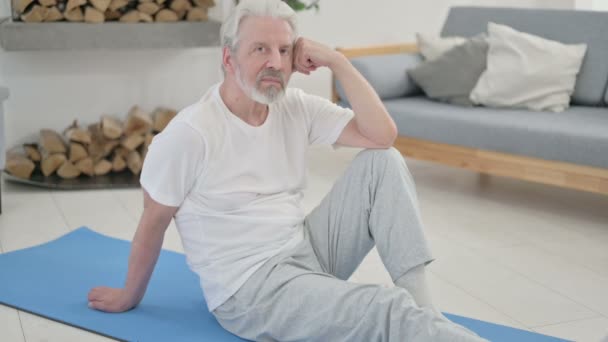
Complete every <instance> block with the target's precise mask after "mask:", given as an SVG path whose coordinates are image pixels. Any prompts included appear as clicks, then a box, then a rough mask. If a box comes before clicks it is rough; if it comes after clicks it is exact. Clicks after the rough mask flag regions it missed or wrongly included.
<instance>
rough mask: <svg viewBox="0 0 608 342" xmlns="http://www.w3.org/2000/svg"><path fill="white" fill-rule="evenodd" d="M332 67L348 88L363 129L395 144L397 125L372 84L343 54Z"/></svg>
mask: <svg viewBox="0 0 608 342" xmlns="http://www.w3.org/2000/svg"><path fill="white" fill-rule="evenodd" d="M330 69H331V70H332V71H333V73H334V75H335V76H336V79H337V80H338V81H339V82H340V84H341V85H342V87H343V88H344V93H345V94H346V97H347V100H348V102H349V103H350V105H351V107H352V109H353V111H354V112H355V121H356V123H357V127H358V128H359V132H360V133H361V134H362V135H363V136H365V137H366V138H367V139H369V140H372V141H374V142H376V143H378V144H381V145H385V146H391V145H392V144H393V142H394V141H395V138H396V137H397V126H396V125H395V122H394V121H393V119H392V118H391V117H390V115H389V114H388V112H387V111H386V108H385V107H384V104H382V101H381V100H380V98H379V97H378V95H377V94H376V92H375V91H374V89H373V88H372V86H371V85H370V84H369V83H368V82H367V80H365V78H364V77H363V76H362V75H361V74H360V73H359V72H358V71H357V70H356V69H355V67H354V66H353V65H352V64H351V63H350V61H348V59H346V57H344V56H343V55H342V54H339V56H338V57H336V61H335V63H333V64H332V65H331V66H330Z"/></svg>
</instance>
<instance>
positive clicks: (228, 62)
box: [222, 46, 234, 73]
mask: <svg viewBox="0 0 608 342" xmlns="http://www.w3.org/2000/svg"><path fill="white" fill-rule="evenodd" d="M233 63H234V56H233V55H232V51H231V50H230V48H229V47H227V46H224V47H223V48H222V64H223V65H224V69H225V70H226V71H227V72H228V71H230V73H234V65H233Z"/></svg>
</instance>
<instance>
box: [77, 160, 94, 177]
mask: <svg viewBox="0 0 608 342" xmlns="http://www.w3.org/2000/svg"><path fill="white" fill-rule="evenodd" d="M76 167H77V168H78V170H80V172H82V173H84V174H85V175H87V176H89V177H93V176H94V175H95V168H94V167H93V159H92V158H91V157H87V158H84V159H81V160H79V161H78V162H76Z"/></svg>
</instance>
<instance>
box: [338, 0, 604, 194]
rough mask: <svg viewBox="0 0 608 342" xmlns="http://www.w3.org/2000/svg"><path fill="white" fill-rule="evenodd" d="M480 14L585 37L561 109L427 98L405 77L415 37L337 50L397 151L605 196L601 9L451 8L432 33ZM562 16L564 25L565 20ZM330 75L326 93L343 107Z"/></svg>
mask: <svg viewBox="0 0 608 342" xmlns="http://www.w3.org/2000/svg"><path fill="white" fill-rule="evenodd" d="M488 22H495V23H499V24H503V25H509V26H510V27H513V28H514V29H516V30H519V31H523V32H528V33H531V34H534V35H537V36H540V37H543V38H546V39H551V40H556V41H559V42H562V43H565V44H575V43H586V44H587V52H586V54H585V57H584V59H583V64H582V66H581V68H580V71H579V73H578V75H577V78H576V83H575V87H574V92H573V94H572V96H571V102H570V107H569V108H568V109H567V110H566V111H564V112H561V113H554V112H542V111H529V110H522V109H504V108H490V107H484V106H473V107H465V106H458V105H453V104H448V103H444V102H438V101H434V100H431V99H429V98H427V97H426V96H425V95H424V93H423V92H422V91H421V90H420V89H419V88H418V87H417V85H416V84H415V83H414V82H413V80H412V79H411V78H409V77H408V75H407V72H406V71H407V70H408V69H409V68H413V67H415V66H416V65H417V64H418V63H421V62H422V57H421V56H420V54H419V53H418V48H417V46H416V44H397V45H385V46H370V47H360V48H338V49H337V50H338V51H340V52H342V53H343V54H344V55H345V56H347V57H348V58H349V59H350V60H351V62H352V64H353V65H354V66H355V67H356V68H357V69H358V70H359V71H360V72H361V73H362V75H363V76H364V77H365V78H366V79H367V80H368V81H369V82H370V84H371V85H372V87H374V89H375V90H376V92H377V93H378V94H379V96H380V98H381V99H382V101H383V103H384V105H385V106H386V108H387V110H388V112H389V113H390V115H391V116H392V117H393V119H394V121H395V123H396V124H397V127H398V131H399V136H398V138H397V140H396V143H395V147H396V148H397V149H398V150H399V151H400V152H401V153H402V154H404V155H405V156H408V157H411V158H414V159H421V160H427V161H432V162H438V163H442V164H446V165H450V166H455V167H460V168H465V169H469V170H472V171H475V172H479V173H481V174H489V175H498V176H506V177H513V178H517V179H522V180H527V181H535V182H540V183H545V184H551V185H556V186H561V187H566V188H572V189H578V190H583V191H589V192H595V193H601V194H608V89H607V85H608V34H606V33H607V32H608V12H590V11H573V10H572V11H571V10H546V9H518V8H484V7H453V8H451V9H450V10H449V13H448V16H447V19H446V21H445V23H444V25H443V28H442V30H441V34H440V35H441V36H442V37H448V36H463V37H473V36H475V35H478V34H479V33H482V32H485V31H486V27H487V24H488ZM565 23H567V24H565ZM332 82H333V87H332V88H333V94H332V97H333V100H334V101H336V102H337V103H340V104H342V105H344V106H348V103H347V101H346V100H345V96H344V93H343V90H342V88H341V87H340V85H339V84H338V83H337V82H336V80H335V78H334V79H332Z"/></svg>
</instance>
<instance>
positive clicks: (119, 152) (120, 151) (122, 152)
mask: <svg viewBox="0 0 608 342" xmlns="http://www.w3.org/2000/svg"><path fill="white" fill-rule="evenodd" d="M129 153H131V151H130V150H128V149H126V148H124V147H123V146H118V147H116V148H115V149H114V155H115V156H120V157H121V158H122V159H125V160H126V159H127V157H128V156H129Z"/></svg>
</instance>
